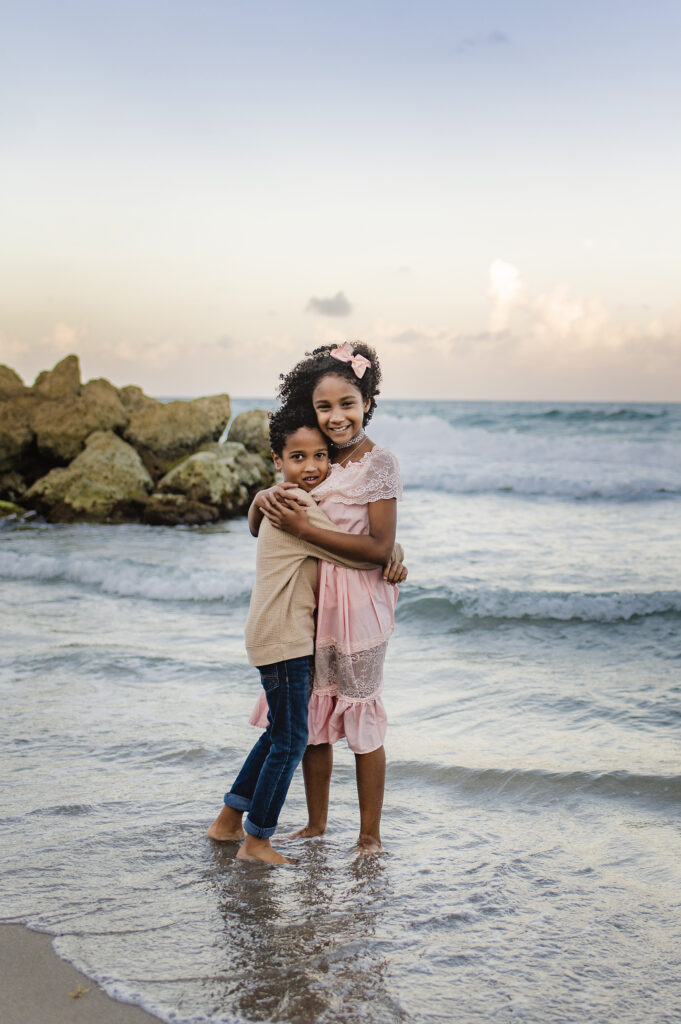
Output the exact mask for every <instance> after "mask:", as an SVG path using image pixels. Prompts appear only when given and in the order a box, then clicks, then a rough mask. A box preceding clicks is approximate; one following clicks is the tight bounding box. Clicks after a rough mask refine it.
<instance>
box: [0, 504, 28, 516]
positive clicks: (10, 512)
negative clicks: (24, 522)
mask: <svg viewBox="0 0 681 1024" xmlns="http://www.w3.org/2000/svg"><path fill="white" fill-rule="evenodd" d="M27 514H28V511H27V509H25V508H22V507H21V505H15V504H14V502H13V501H0V519H6V518H7V517H8V516H16V517H17V519H23V517H24V516H25V515H27Z"/></svg>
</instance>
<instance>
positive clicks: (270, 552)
mask: <svg viewBox="0 0 681 1024" xmlns="http://www.w3.org/2000/svg"><path fill="white" fill-rule="evenodd" d="M289 493H290V494H291V496H296V497H298V498H300V499H301V501H302V500H304V501H305V503H306V504H307V503H308V502H309V503H310V504H309V505H308V508H307V514H308V516H309V518H310V522H311V523H312V524H313V525H314V526H318V527H320V528H321V529H322V530H333V531H334V532H335V533H340V532H342V531H340V530H339V529H338V527H337V526H336V525H335V524H334V523H332V522H331V520H330V519H329V518H328V517H327V516H325V515H324V513H323V512H322V510H321V509H320V508H319V507H318V506H317V505H316V503H315V502H314V501H313V499H312V498H310V497H309V495H307V494H306V492H305V491H303V490H302V489H297V490H295V491H293V490H292V491H290V492H289ZM397 547H399V546H397ZM400 557H401V556H400ZM319 558H323V559H324V560H325V561H326V562H331V563H332V564H333V565H342V566H345V567H347V568H349V569H376V568H377V566H376V564H375V563H373V562H355V561H353V560H352V559H349V558H343V557H340V556H336V555H332V554H331V553H330V552H329V551H325V550H324V548H319V547H317V546H316V545H315V544H309V543H308V542H307V541H304V540H301V539H300V538H299V537H294V536H292V535H291V534H290V533H284V531H283V530H278V529H277V528H276V527H274V526H272V524H271V523H270V522H269V520H267V519H263V521H262V523H261V526H260V533H259V535H258V552H257V555H256V563H255V586H254V587H253V591H252V592H251V605H250V608H249V611H248V619H247V620H246V651H247V652H248V660H249V662H250V664H251V665H272V664H274V662H277V661H288V660H289V659H290V658H302V657H303V656H304V655H306V654H312V653H313V652H314V631H315V624H314V612H315V607H316V604H317V600H316V590H317V559H319Z"/></svg>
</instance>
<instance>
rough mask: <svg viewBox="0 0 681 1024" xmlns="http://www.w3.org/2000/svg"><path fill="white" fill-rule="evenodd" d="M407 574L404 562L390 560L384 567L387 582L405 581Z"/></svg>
mask: <svg viewBox="0 0 681 1024" xmlns="http://www.w3.org/2000/svg"><path fill="white" fill-rule="evenodd" d="M407 576H408V572H407V567H406V565H404V564H403V563H402V562H388V564H387V565H385V566H384V567H383V579H384V580H386V582H387V583H404V581H405V580H406V578H407Z"/></svg>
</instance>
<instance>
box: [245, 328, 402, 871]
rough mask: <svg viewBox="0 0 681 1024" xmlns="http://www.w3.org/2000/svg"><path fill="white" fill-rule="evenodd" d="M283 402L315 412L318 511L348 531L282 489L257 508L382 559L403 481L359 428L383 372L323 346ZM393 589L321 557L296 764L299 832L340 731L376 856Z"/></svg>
mask: <svg viewBox="0 0 681 1024" xmlns="http://www.w3.org/2000/svg"><path fill="white" fill-rule="evenodd" d="M281 379H282V383H281V385H280V388H279V397H280V399H281V401H282V402H284V403H285V404H287V405H288V404H293V405H294V406H298V407H310V405H311V407H312V409H313V410H314V414H315V416H316V419H317V423H318V425H319V429H320V430H321V431H322V433H323V434H324V435H325V436H326V437H327V438H328V439H329V442H330V444H331V452H330V460H331V465H330V467H329V473H328V476H327V478H326V479H325V480H324V481H323V482H322V483H321V484H320V485H319V486H318V487H317V488H316V489H315V490H314V492H313V497H314V498H315V500H316V501H317V502H318V503H319V506H320V508H321V509H322V510H323V511H324V512H325V513H326V514H327V516H328V517H329V519H331V520H332V521H333V522H334V523H335V524H336V525H337V526H339V527H340V528H341V529H342V530H343V531H345V532H344V533H333V532H331V531H329V530H325V529H321V528H319V527H317V526H314V525H312V524H311V523H310V522H309V520H308V519H307V516H306V515H305V513H304V512H303V511H302V510H301V509H300V508H299V506H297V505H296V503H295V502H291V501H288V500H287V499H286V497H285V494H284V495H282V492H281V490H279V491H277V492H274V490H273V489H271V490H270V491H264V492H261V493H260V494H259V495H258V496H257V497H256V499H255V502H256V507H257V508H258V509H259V510H260V511H261V512H262V514H263V515H265V516H266V517H267V518H268V519H269V520H270V522H271V523H272V524H273V525H274V526H277V527H278V528H279V529H282V530H285V531H286V532H287V533H292V534H294V535H295V536H297V537H300V538H301V539H305V540H307V541H309V542H310V543H313V544H315V545H317V546H320V547H324V548H326V549H327V550H330V551H332V552H333V553H334V554H336V555H342V556H343V557H346V558H347V557H350V558H358V559H359V558H361V559H366V560H367V561H375V562H380V563H382V564H385V563H387V562H388V561H389V559H390V554H391V552H392V549H393V544H394V541H395V527H396V522H397V501H398V500H399V499H400V498H401V497H402V483H401V479H400V471H399V466H398V464H397V459H396V458H395V456H394V455H393V454H392V453H391V452H389V451H388V450H387V449H386V448H382V447H380V446H378V445H375V444H374V442H373V441H371V440H370V439H369V438H368V437H367V435H366V433H365V431H364V427H365V425H366V424H367V423H368V421H369V420H370V419H371V416H372V414H373V411H374V409H375V408H376V395H377V394H378V393H379V385H380V381H381V370H380V366H379V364H378V359H377V357H376V353H375V352H374V350H373V349H372V348H370V347H369V346H368V345H364V344H362V343H356V344H355V345H354V347H353V346H351V345H350V344H349V343H348V342H346V343H345V344H344V345H342V346H340V347H337V348H335V347H333V346H331V345H325V346H322V347H321V348H317V349H314V351H313V352H311V353H307V357H306V358H305V359H303V360H302V361H301V362H300V363H298V364H297V365H296V366H294V368H293V369H292V370H291V372H290V373H288V374H286V375H282V378H281ZM396 600H397V591H396V588H395V587H394V586H393V585H392V584H391V583H389V582H388V581H387V580H386V579H384V576H383V572H382V570H381V569H380V568H377V569H373V570H346V569H345V568H342V567H339V566H334V565H331V564H330V563H328V562H325V561H320V563H319V577H318V595H317V635H316V643H315V679H314V686H313V690H312V695H311V697H310V705H309V717H308V728H309V741H308V742H309V745H308V748H307V750H306V752H305V756H304V758H303V775H304V780H305V793H306V797H307V805H308V823H307V825H306V826H305V828H303V829H301V831H300V832H298V833H296V835H298V836H303V837H308V836H316V835H321V834H322V833H323V832H324V830H325V828H326V820H327V814H328V806H329V786H330V780H331V769H332V761H333V753H332V744H333V743H335V742H336V740H337V739H339V738H340V737H342V736H345V737H346V739H347V741H348V745H349V747H350V749H351V750H353V751H354V753H355V760H356V771H357V791H358V795H359V806H360V832H359V839H358V842H357V846H356V850H357V851H358V852H362V853H375V852H377V851H379V850H380V849H381V834H380V822H381V809H382V806H383V792H384V786H385V751H384V749H383V740H384V737H385V732H386V725H387V720H386V715H385V710H384V707H383V701H382V699H381V689H382V685H383V662H384V659H385V652H386V647H387V643H388V638H389V636H390V634H391V633H392V631H393V628H394V618H395V614H394V613H395V602H396Z"/></svg>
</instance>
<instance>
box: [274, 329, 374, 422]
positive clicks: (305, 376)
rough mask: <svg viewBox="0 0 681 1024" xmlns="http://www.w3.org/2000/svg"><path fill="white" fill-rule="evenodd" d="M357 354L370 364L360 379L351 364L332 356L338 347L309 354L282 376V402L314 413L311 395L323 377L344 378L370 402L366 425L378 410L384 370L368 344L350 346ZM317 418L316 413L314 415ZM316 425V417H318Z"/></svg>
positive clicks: (316, 349)
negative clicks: (378, 396) (331, 375)
mask: <svg viewBox="0 0 681 1024" xmlns="http://www.w3.org/2000/svg"><path fill="white" fill-rule="evenodd" d="M350 344H351V345H352V347H353V350H354V351H355V352H358V353H359V354H360V355H362V356H364V358H365V359H368V360H369V362H370V363H371V366H367V368H366V370H365V372H364V376H363V377H357V376H356V375H355V371H354V370H353V368H352V366H351V365H350V363H343V362H341V361H340V360H339V359H334V358H333V357H332V356H331V354H330V353H331V350H332V349H334V348H338V347H339V346H338V345H322V346H321V347H320V348H315V349H313V350H312V352H306V353H305V358H304V359H301V360H300V362H299V363H296V365H295V366H294V367H293V369H292V370H289V372H288V373H280V374H279V379H280V381H281V383H280V385H279V392H278V393H279V399H280V401H281V402H283V403H284V405H294V406H298V407H300V408H301V409H302V408H309V409H310V410H312V392H313V391H314V389H315V387H316V386H317V384H318V382H319V381H320V380H321V379H322V377H327V376H328V375H329V374H335V376H337V377H345V378H347V380H349V381H350V383H351V384H353V385H354V386H355V387H356V388H358V390H359V391H360V392H361V394H362V398H363V399H364V400H365V401H366V399H367V398H368V399H369V401H370V402H371V405H370V406H369V410H368V412H365V413H364V425H366V424H367V423H368V422H369V420H370V419H371V417H372V416H373V412H374V409H375V408H376V395H378V394H379V393H380V383H381V367H380V364H379V362H378V356H377V355H376V352H375V350H374V349H373V348H372V347H371V345H365V344H364V342H363V341H354V342H351V343H350ZM312 415H313V416H314V412H313V413H312ZM315 423H316V417H315Z"/></svg>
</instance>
